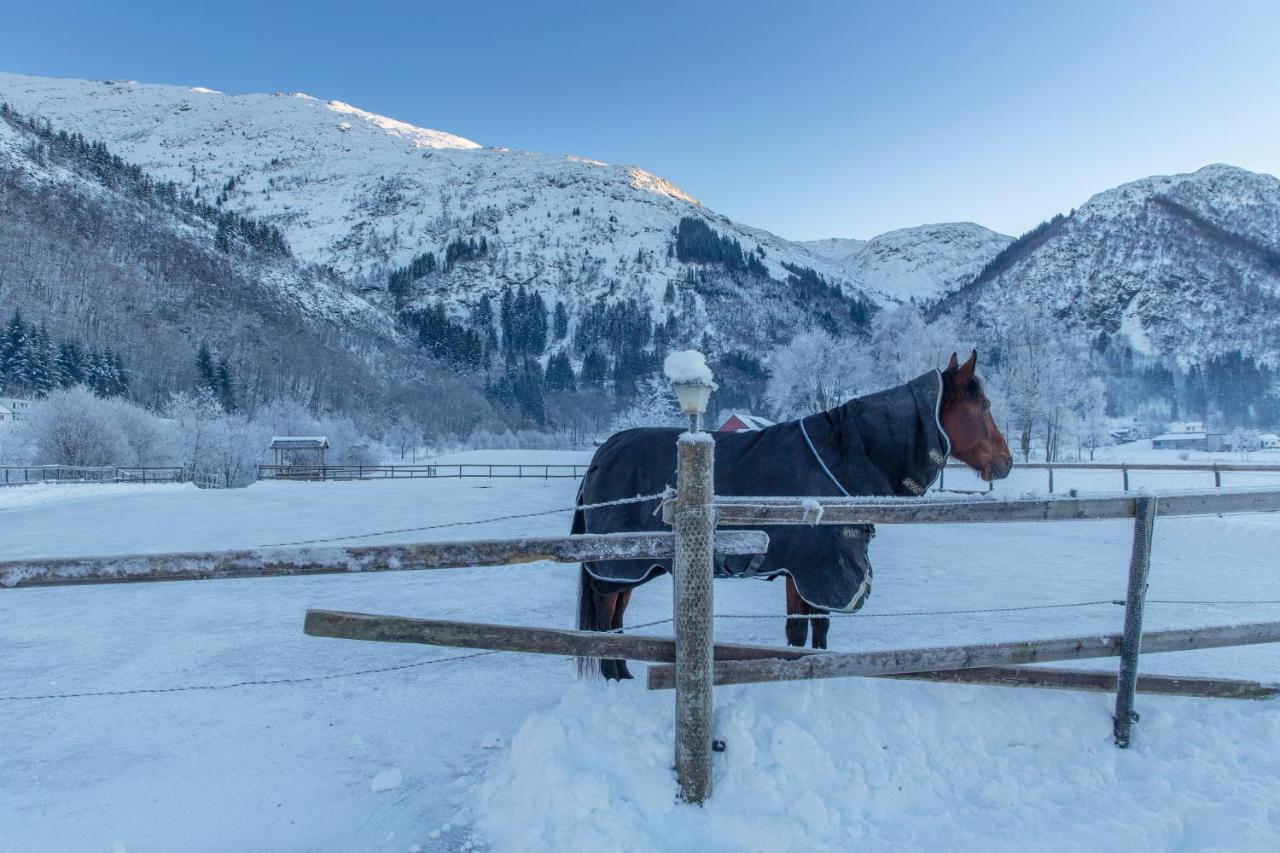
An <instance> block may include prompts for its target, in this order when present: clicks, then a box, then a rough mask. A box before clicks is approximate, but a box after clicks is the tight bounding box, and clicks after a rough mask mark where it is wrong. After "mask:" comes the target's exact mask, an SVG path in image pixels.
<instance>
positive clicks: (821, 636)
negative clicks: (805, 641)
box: [809, 607, 831, 649]
mask: <svg viewBox="0 0 1280 853" xmlns="http://www.w3.org/2000/svg"><path fill="white" fill-rule="evenodd" d="M809 613H810V615H813V616H826V615H827V611H825V610H823V609H822V608H820V607H810V608H809ZM809 621H810V622H812V623H813V647H814V648H815V649H825V648H826V647H827V631H828V630H829V629H830V628H831V620H830V619H810V620H809Z"/></svg>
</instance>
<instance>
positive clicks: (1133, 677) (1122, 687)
mask: <svg viewBox="0 0 1280 853" xmlns="http://www.w3.org/2000/svg"><path fill="white" fill-rule="evenodd" d="M1155 520H1156V499H1155V498H1153V497H1149V496H1148V497H1141V498H1135V499H1134V502H1133V553H1132V554H1131V555H1130V558H1129V590H1128V592H1127V593H1126V594H1125V598H1124V640H1123V643H1122V644H1121V647H1120V677H1119V678H1118V679H1117V682H1116V715H1115V718H1114V723H1113V728H1112V732H1113V734H1114V735H1115V741H1116V746H1118V747H1120V748H1121V749H1127V748H1128V746H1129V734H1130V731H1131V730H1132V728H1133V724H1134V723H1135V722H1136V721H1137V719H1138V715H1137V713H1135V712H1134V710H1133V695H1134V691H1135V690H1136V689H1137V686H1138V653H1139V652H1140V651H1141V648H1142V610H1143V607H1144V605H1145V604H1146V601H1147V576H1148V575H1149V574H1150V572H1151V536H1152V533H1153V532H1154V528H1155Z"/></svg>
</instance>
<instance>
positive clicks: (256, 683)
mask: <svg viewBox="0 0 1280 853" xmlns="http://www.w3.org/2000/svg"><path fill="white" fill-rule="evenodd" d="M672 621H674V620H673V619H656V620H654V621H653V622H641V623H640V624H639V625H628V626H627V627H626V628H615V629H613V630H611V631H603V632H601V633H606V634H621V633H623V632H624V631H635V630H637V629H640V628H652V627H653V626H654V625H665V624H666V623H668V622H672ZM500 654H511V653H510V652H502V651H497V650H492V651H482V652H472V653H470V654H465V655H453V656H452V657H447V658H431V659H430V660H423V661H418V662H417V663H402V664H399V665H397V666H383V667H378V668H376V669H360V670H356V671H355V672H335V673H330V674H328V675H308V676H299V677H296V678H263V679H253V680H249V681H234V682H232V683H230V684H192V685H187V686H184V687H143V688H138V689H136V690H94V691H89V692H85V693H44V694H41V695H38V696H0V702H22V701H31V700H34V699H83V698H86V697H92V696H138V695H144V694H155V693H187V692H191V691H196V690H204V691H212V690H233V689H236V688H239V687H269V686H272V685H279V684H306V683H310V682H316V681H332V680H334V679H337V678H353V677H355V676H358V675H377V674H379V673H385V672H399V671H401V670H406V669H416V668H418V667H422V666H430V665H431V664H435V663H451V662H454V661H460V660H467V659H469V658H478V657H484V656H485V655H500ZM565 660H572V658H565Z"/></svg>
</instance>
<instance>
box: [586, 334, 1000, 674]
mask: <svg viewBox="0 0 1280 853" xmlns="http://www.w3.org/2000/svg"><path fill="white" fill-rule="evenodd" d="M977 362H978V353H977V351H976V350H975V351H973V353H972V354H971V355H970V356H969V358H968V360H967V361H965V363H964V364H960V363H959V362H958V359H957V357H956V355H955V354H954V353H953V354H952V355H951V360H950V362H949V363H948V365H947V367H946V368H945V369H943V370H931V371H929V372H927V373H925V374H923V375H921V376H919V377H917V378H915V379H913V380H911V381H910V382H907V383H904V384H902V385H899V386H897V387H894V388H889V389H887V390H884V391H879V392H876V393H874V394H868V395H866V396H863V397H857V398H854V399H852V400H849V401H848V402H846V403H844V404H842V405H840V406H837V407H835V408H833V409H830V410H828V411H825V412H819V413H817V414H814V415H809V416H807V417H804V418H799V419H797V420H793V421H788V422H785V423H780V424H776V425H774V426H770V427H767V428H765V429H763V430H757V431H754V432H736V433H712V434H711V435H712V437H713V439H714V441H715V443H716V447H715V471H714V481H715V491H716V494H717V495H774V496H783V495H797V496H805V497H830V496H847V495H859V496H870V495H877V496H899V497H911V496H917V497H918V496H920V495H923V494H924V493H925V491H926V490H927V489H928V488H929V487H930V486H931V485H932V484H933V483H934V481H935V480H936V479H937V477H938V475H939V474H940V473H941V471H942V467H943V466H944V465H945V464H946V461H947V458H948V457H949V456H954V457H956V458H957V459H959V460H960V461H962V462H964V463H965V464H966V465H968V466H969V467H970V468H972V469H973V470H975V471H977V472H978V474H979V476H981V477H982V478H983V479H984V480H987V481H991V480H997V479H1002V478H1004V477H1006V476H1008V474H1009V471H1010V470H1011V469H1012V467H1013V456H1012V455H1011V454H1010V452H1009V447H1008V444H1007V443H1006V442H1005V438H1004V436H1003V435H1002V434H1001V432H1000V429H999V428H998V427H997V426H996V423H995V421H994V420H993V418H992V417H991V403H990V401H989V400H988V399H987V396H986V393H985V391H984V390H983V386H982V382H981V380H980V379H979V378H978V377H977V376H976V375H975V370H976V368H977ZM680 432H681V430H679V429H673V428H641V429H631V430H625V431H623V432H619V433H616V434H614V435H613V436H611V437H610V438H609V439H608V440H607V441H605V443H604V444H602V445H601V446H600V447H599V448H598V449H597V450H596V453H595V455H594V456H593V457H592V460H591V465H590V466H589V467H588V469H587V472H586V474H585V476H584V477H583V480H582V485H581V486H580V487H579V489H578V500H577V505H578V506H579V507H585V508H582V509H578V510H577V511H575V513H574V518H573V525H572V530H571V532H572V533H575V534H581V533H617V532H641V531H658V530H663V529H664V528H665V525H664V523H663V521H662V519H661V517H660V513H657V512H655V511H654V508H653V506H652V505H646V504H643V503H624V504H614V505H610V506H603V507H592V505H594V504H601V503H608V502H610V501H617V500H619V499H623V498H629V497H633V496H636V495H646V494H655V493H658V492H661V491H663V490H664V489H665V488H666V486H667V485H668V484H670V483H673V482H674V481H675V473H676V440H677V437H678V436H679V435H680ZM873 535H874V529H873V528H872V527H871V525H839V526H837V525H820V526H808V525H783V526H777V527H770V529H769V540H770V541H769V548H768V551H767V552H766V553H765V554H762V555H754V556H746V557H725V556H721V555H717V557H716V575H717V576H740V577H759V578H769V579H772V578H775V577H778V576H779V575H781V576H785V577H786V598H787V615H788V616H789V617H792V618H788V619H787V627H786V638H787V642H788V643H789V644H791V645H799V646H803V645H804V643H805V639H806V634H807V632H808V627H809V623H810V622H812V623H813V646H814V648H826V642H827V632H828V627H829V621H830V620H829V619H824V618H816V619H815V618H809V617H813V616H818V617H822V616H825V615H826V614H827V613H828V612H829V611H832V610H839V611H844V612H853V611H855V610H857V609H858V608H860V607H861V606H862V605H863V604H864V603H865V601H866V599H867V597H868V596H869V595H870V591H871V565H870V562H869V559H868V557H867V547H868V544H869V542H870V539H871V537H872V536H873ZM670 571H671V560H669V559H665V560H654V559H630V560H596V561H592V562H584V563H582V564H581V567H580V571H579V573H578V628H579V630H585V631H610V630H619V629H621V628H622V627H623V616H624V614H625V613H626V610H627V606H628V604H630V602H631V594H632V592H633V591H634V589H635V588H636V587H637V586H640V585H641V584H643V583H645V582H647V581H649V580H652V579H653V578H654V577H656V576H657V575H659V574H661V573H663V572H670ZM797 617H805V618H797ZM579 668H580V671H582V672H584V673H589V672H591V662H590V661H589V660H588V659H580V660H579ZM599 673H600V674H601V675H603V676H604V677H605V678H607V679H625V678H631V677H632V676H631V673H630V672H629V671H628V669H627V664H626V661H624V660H601V661H600V666H599Z"/></svg>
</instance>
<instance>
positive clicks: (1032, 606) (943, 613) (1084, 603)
mask: <svg viewBox="0 0 1280 853" xmlns="http://www.w3.org/2000/svg"><path fill="white" fill-rule="evenodd" d="M1098 604H1124V602H1123V601H1115V600H1113V599H1106V600H1099V601H1072V602H1068V603H1066V604H1027V605H1023V606H1021V607H986V608H971V609H966V610H902V611H897V612H894V613H841V612H838V611H837V612H833V613H821V614H807V615H802V614H794V615H788V614H785V613H717V614H716V618H717V619H827V618H830V617H833V616H835V617H846V618H853V617H855V616H856V617H857V618H859V619H884V618H889V617H894V616H957V615H961V614H968V613H1012V612H1014V611H1019V610H1054V609H1061V608H1065V607H1093V606H1095V605H1098Z"/></svg>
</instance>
